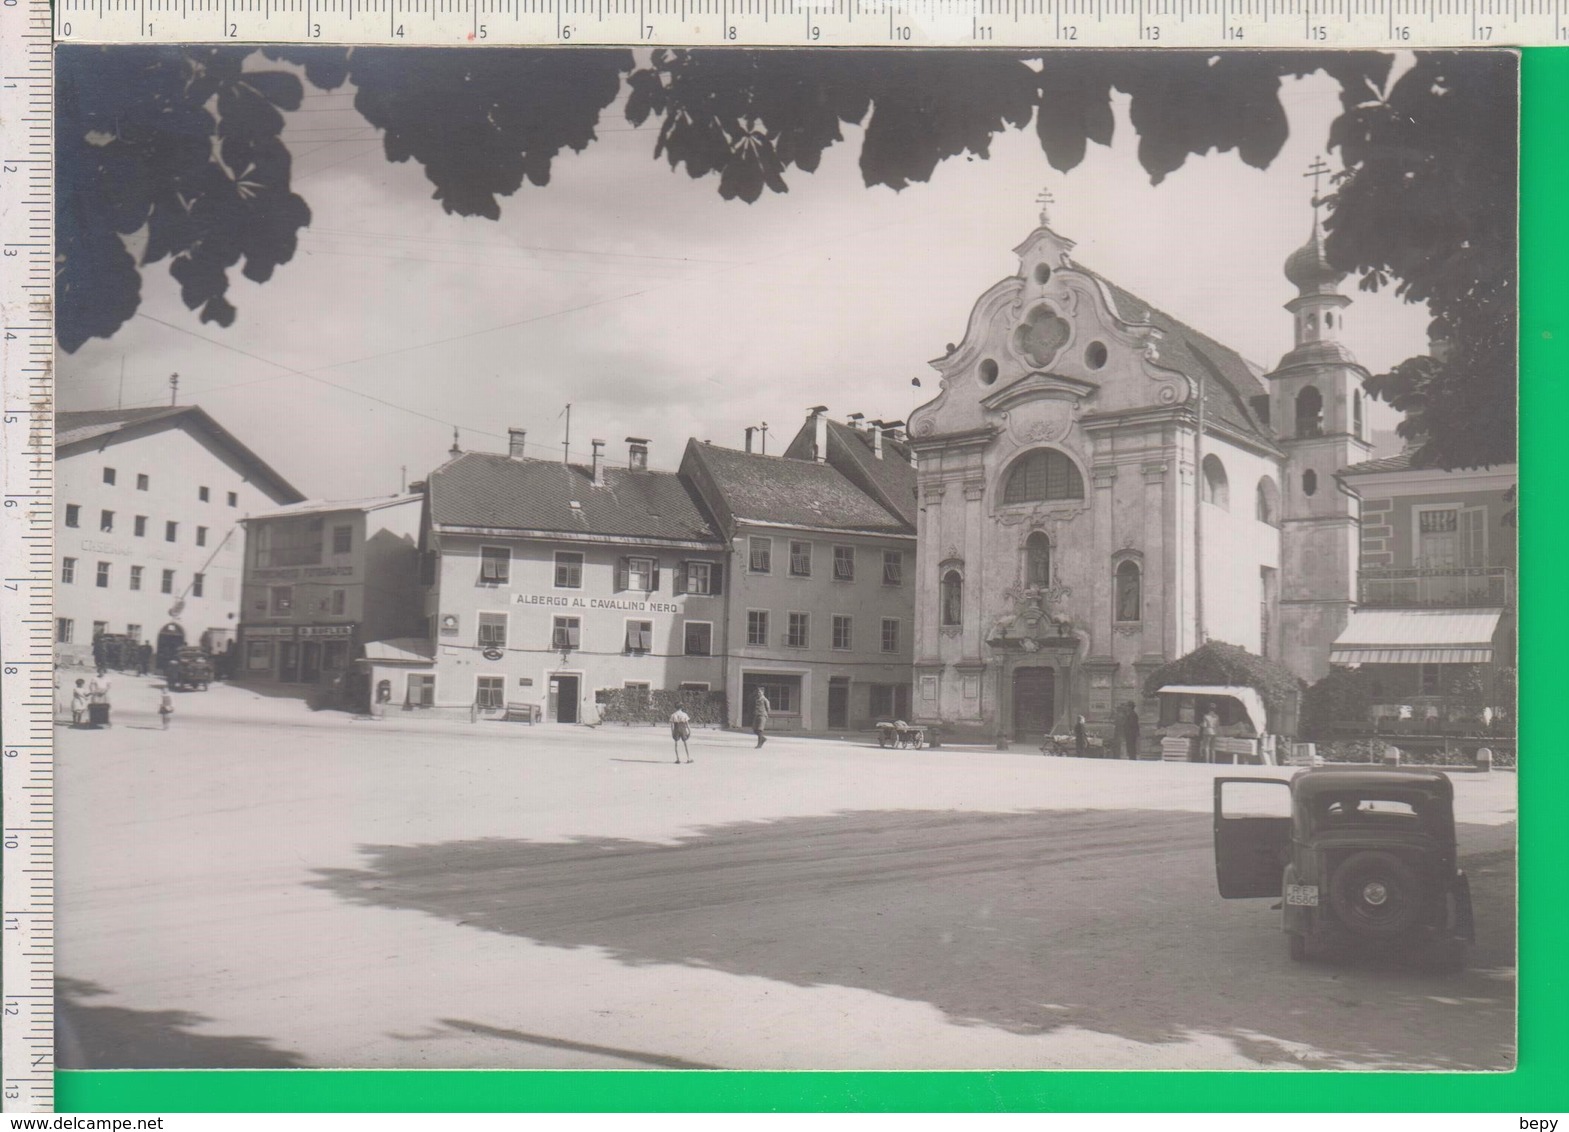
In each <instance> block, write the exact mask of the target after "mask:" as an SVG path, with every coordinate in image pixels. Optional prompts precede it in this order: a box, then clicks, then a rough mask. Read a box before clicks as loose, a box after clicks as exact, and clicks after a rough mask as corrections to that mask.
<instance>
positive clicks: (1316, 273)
mask: <svg viewBox="0 0 1569 1132" xmlns="http://www.w3.org/2000/svg"><path fill="white" fill-rule="evenodd" d="M1326 171H1327V167H1326V166H1324V165H1323V163H1322V162H1321V161H1320V162H1316V163H1315V166H1314V170H1313V173H1310V174H1309V175H1310V176H1315V188H1316V180H1317V178H1316V175H1321V174H1322V173H1324V172H1326ZM1323 206H1324V200H1323V198H1322V197H1320V196H1319V195H1318V193H1317V192H1314V194H1313V227H1312V229H1311V231H1310V232H1309V233H1308V238H1307V243H1305V244H1303V245H1302V246H1301V247H1300V248H1298V249H1297V250H1296V251H1294V252H1292V253H1291V254H1290V255H1289V256H1287V257H1286V266H1285V273H1286V278H1287V279H1288V280H1289V281H1290V282H1291V284H1292V286H1294V287H1295V288H1296V289H1297V295H1296V298H1294V299H1292V300H1291V301H1290V302H1288V303H1287V304H1286V309H1287V310H1288V311H1290V312H1291V314H1292V317H1293V319H1294V320H1295V321H1294V324H1293V328H1292V329H1293V335H1292V336H1293V345H1292V348H1291V352H1290V353H1288V354H1287V355H1286V356H1285V357H1284V358H1282V359H1281V360H1280V367H1279V368H1281V369H1285V368H1286V367H1288V366H1293V365H1302V364H1304V363H1313V362H1354V361H1356V359H1355V358H1354V357H1353V356H1352V354H1351V351H1350V350H1348V349H1346V347H1345V345H1344V344H1343V343H1342V342H1341V341H1340V332H1341V330H1342V329H1344V327H1345V315H1344V313H1343V312H1344V310H1345V308H1346V307H1348V306H1350V305H1351V300H1350V299H1348V298H1347V297H1346V296H1344V295H1342V294H1341V293H1340V284H1341V282H1342V281H1344V279H1345V277H1346V273H1345V272H1344V271H1341V270H1340V269H1339V268H1337V267H1336V266H1335V265H1334V264H1332V263H1330V262H1329V254H1328V252H1327V251H1326V250H1325V247H1324V240H1325V238H1324V224H1323V220H1322V217H1321V214H1320V210H1321V209H1322V208H1323Z"/></svg>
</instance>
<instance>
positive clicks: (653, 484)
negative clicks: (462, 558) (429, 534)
mask: <svg viewBox="0 0 1569 1132" xmlns="http://www.w3.org/2000/svg"><path fill="white" fill-rule="evenodd" d="M429 492H430V513H431V522H432V523H434V524H435V525H436V526H438V527H491V528H499V529H514V530H532V531H559V532H562V533H564V534H587V535H609V536H616V537H620V538H633V539H673V540H680V541H684V542H693V541H699V542H709V543H716V542H719V541H720V539H719V534H718V532H717V531H716V530H715V528H714V526H713V524H712V523H711V522H710V521H709V519H708V517H707V516H706V514H705V513H704V511H703V509H702V507H701V505H699V503H698V502H697V498H696V496H695V495H694V494H693V492H691V491H690V490H689V489H688V488H687V485H686V484H685V483H684V482H683V481H682V480H681V478H680V477H679V476H677V475H675V474H674V473H673V472H650V471H636V472H635V471H631V470H629V469H626V468H607V469H606V471H605V486H603V487H595V486H594V476H593V472H592V470H591V469H589V468H585V467H583V466H581V465H579V464H563V463H561V462H560V461H557V460H535V459H518V458H516V457H512V456H501V455H497V454H494V453H490V452H465V453H463V454H462V455H461V456H458V457H456V458H455V459H452V460H449V461H448V462H447V463H445V464H443V465H442V466H441V467H440V468H438V469H436V471H434V472H432V473H431V475H430V480H429ZM574 501H576V502H577V503H578V504H579V506H578V507H573V506H572V503H573V502H574Z"/></svg>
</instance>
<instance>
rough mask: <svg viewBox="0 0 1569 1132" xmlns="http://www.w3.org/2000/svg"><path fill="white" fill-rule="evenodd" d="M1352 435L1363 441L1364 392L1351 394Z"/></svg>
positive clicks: (1359, 391)
mask: <svg viewBox="0 0 1569 1132" xmlns="http://www.w3.org/2000/svg"><path fill="white" fill-rule="evenodd" d="M1351 435H1352V436H1354V437H1356V438H1357V439H1358V440H1361V439H1362V392H1361V390H1358V391H1357V392H1355V393H1353V394H1351Z"/></svg>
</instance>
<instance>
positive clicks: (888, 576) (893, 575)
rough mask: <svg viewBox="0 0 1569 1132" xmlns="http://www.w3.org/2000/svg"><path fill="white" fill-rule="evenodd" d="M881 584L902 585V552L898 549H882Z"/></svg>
mask: <svg viewBox="0 0 1569 1132" xmlns="http://www.w3.org/2000/svg"><path fill="white" fill-rule="evenodd" d="M883 585H885V586H902V585H904V552H903V551H899V550H885V551H883Z"/></svg>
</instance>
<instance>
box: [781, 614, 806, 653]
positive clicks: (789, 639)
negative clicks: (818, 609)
mask: <svg viewBox="0 0 1569 1132" xmlns="http://www.w3.org/2000/svg"><path fill="white" fill-rule="evenodd" d="M810 643H811V623H810V619H809V618H808V616H807V615H806V614H805V613H792V614H790V621H789V624H788V625H787V626H786V628H785V647H786V648H792V649H804V648H806V647H808V645H809V644H810Z"/></svg>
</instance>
